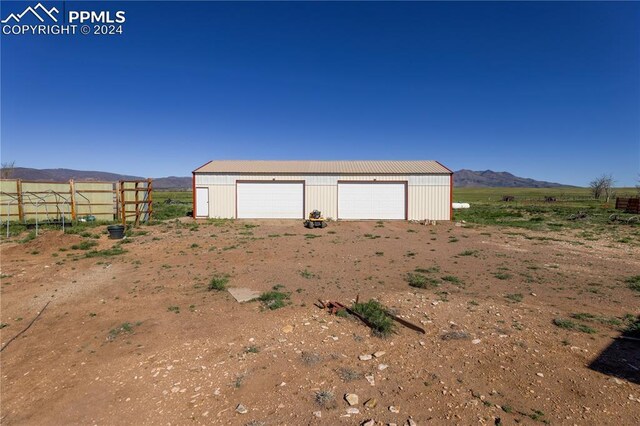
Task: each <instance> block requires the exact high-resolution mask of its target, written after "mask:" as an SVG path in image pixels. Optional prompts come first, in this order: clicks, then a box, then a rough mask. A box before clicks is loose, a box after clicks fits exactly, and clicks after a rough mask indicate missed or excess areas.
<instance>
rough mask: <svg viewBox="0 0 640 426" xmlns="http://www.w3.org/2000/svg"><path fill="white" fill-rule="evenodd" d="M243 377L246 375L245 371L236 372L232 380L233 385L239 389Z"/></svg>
mask: <svg viewBox="0 0 640 426" xmlns="http://www.w3.org/2000/svg"><path fill="white" fill-rule="evenodd" d="M245 377H247V373H240V374H238V375H237V376H236V379H235V380H234V382H233V387H235V388H236V389H239V388H240V387H241V386H242V382H244V379H245Z"/></svg>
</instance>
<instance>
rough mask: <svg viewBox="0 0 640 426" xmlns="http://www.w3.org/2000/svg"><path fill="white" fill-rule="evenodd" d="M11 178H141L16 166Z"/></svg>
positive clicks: (108, 179) (106, 179) (109, 179)
mask: <svg viewBox="0 0 640 426" xmlns="http://www.w3.org/2000/svg"><path fill="white" fill-rule="evenodd" d="M11 178H12V179H23V180H46V181H51V182H65V181H68V180H69V179H74V180H94V181H110V182H111V181H116V180H120V179H142V178H141V177H139V176H129V175H120V174H117V173H108V172H93V171H84V170H71V169H30V168H27V167H16V168H14V169H13V173H12V175H11Z"/></svg>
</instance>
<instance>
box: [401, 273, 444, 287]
mask: <svg viewBox="0 0 640 426" xmlns="http://www.w3.org/2000/svg"><path fill="white" fill-rule="evenodd" d="M407 282H408V283H409V285H410V286H411V287H417V288H433V287H437V286H438V284H439V281H438V280H437V279H435V278H430V277H426V276H424V275H422V274H414V273H411V272H410V273H408V274H407Z"/></svg>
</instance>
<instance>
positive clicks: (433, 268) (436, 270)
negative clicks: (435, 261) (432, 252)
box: [414, 265, 440, 274]
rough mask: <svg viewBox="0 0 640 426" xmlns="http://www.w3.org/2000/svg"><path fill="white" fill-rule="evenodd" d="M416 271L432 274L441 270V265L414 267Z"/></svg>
mask: <svg viewBox="0 0 640 426" xmlns="http://www.w3.org/2000/svg"><path fill="white" fill-rule="evenodd" d="M414 271H415V272H419V273H421V274H430V273H432V272H440V267H439V266H437V265H436V266H430V267H428V268H416V269H414Z"/></svg>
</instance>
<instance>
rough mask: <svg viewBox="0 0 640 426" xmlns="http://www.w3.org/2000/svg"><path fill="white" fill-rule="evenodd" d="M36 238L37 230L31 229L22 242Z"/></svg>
mask: <svg viewBox="0 0 640 426" xmlns="http://www.w3.org/2000/svg"><path fill="white" fill-rule="evenodd" d="M35 238H36V232H35V231H31V232H29V233H28V234H27V236H26V237H24V238H23V239H21V240H20V242H21V243H23V244H24V243H28V242H29V241H31V240H33V239H35Z"/></svg>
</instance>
